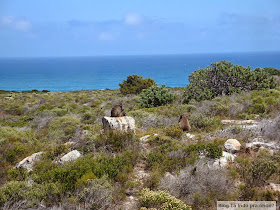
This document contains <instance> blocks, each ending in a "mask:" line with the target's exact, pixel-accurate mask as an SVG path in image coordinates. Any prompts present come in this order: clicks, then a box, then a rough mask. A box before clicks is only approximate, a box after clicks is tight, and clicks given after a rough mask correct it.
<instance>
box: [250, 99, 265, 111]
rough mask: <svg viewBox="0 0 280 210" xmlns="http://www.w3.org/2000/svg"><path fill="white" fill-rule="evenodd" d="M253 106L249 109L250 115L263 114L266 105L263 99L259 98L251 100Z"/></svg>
mask: <svg viewBox="0 0 280 210" xmlns="http://www.w3.org/2000/svg"><path fill="white" fill-rule="evenodd" d="M252 102H253V104H252V105H251V106H250V107H249V113H250V114H263V113H265V111H266V104H265V102H264V99H263V97H261V96H259V97H257V98H254V99H253V101H252Z"/></svg>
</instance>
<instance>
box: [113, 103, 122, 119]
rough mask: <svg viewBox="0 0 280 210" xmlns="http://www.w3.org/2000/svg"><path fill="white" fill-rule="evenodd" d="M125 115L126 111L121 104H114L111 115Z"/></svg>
mask: <svg viewBox="0 0 280 210" xmlns="http://www.w3.org/2000/svg"><path fill="white" fill-rule="evenodd" d="M123 116H126V113H125V112H124V110H123V108H122V104H121V103H120V104H117V105H115V106H114V107H113V108H112V110H111V117H123Z"/></svg>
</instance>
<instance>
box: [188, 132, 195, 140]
mask: <svg viewBox="0 0 280 210" xmlns="http://www.w3.org/2000/svg"><path fill="white" fill-rule="evenodd" d="M186 137H188V138H190V139H193V138H194V137H195V135H192V134H190V133H187V134H186Z"/></svg>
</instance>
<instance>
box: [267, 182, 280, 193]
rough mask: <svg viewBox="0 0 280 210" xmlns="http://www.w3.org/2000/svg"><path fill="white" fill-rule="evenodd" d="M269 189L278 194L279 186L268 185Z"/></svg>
mask: <svg viewBox="0 0 280 210" xmlns="http://www.w3.org/2000/svg"><path fill="white" fill-rule="evenodd" d="M269 187H270V188H271V190H272V191H274V192H280V184H274V183H269Z"/></svg>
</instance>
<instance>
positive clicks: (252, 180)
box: [0, 61, 280, 210]
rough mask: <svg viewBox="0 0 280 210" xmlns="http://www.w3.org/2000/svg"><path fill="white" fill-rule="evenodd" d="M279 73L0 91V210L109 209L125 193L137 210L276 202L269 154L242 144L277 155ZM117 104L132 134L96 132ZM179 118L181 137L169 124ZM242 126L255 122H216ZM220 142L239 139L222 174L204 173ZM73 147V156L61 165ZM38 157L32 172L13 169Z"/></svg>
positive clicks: (222, 71) (222, 72) (215, 73)
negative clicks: (183, 123)
mask: <svg viewBox="0 0 280 210" xmlns="http://www.w3.org/2000/svg"><path fill="white" fill-rule="evenodd" d="M279 75H280V74H279V70H277V69H274V68H264V69H255V70H253V71H252V70H250V68H249V67H246V68H245V67H242V66H238V65H235V66H234V65H232V64H231V63H229V62H226V61H221V62H218V63H214V64H212V66H211V67H207V68H205V69H200V70H198V71H196V72H193V73H192V74H191V75H190V84H189V85H188V87H187V89H186V90H185V89H184V88H183V87H181V88H179V87H177V88H167V87H165V86H156V84H155V82H154V81H153V80H152V79H143V78H142V77H140V76H137V75H132V76H128V78H127V80H126V81H124V82H123V83H121V84H120V87H121V88H120V89H116V90H96V91H73V92H64V93H62V92H61V93H60V92H54V93H51V92H48V91H36V90H33V91H25V92H10V91H0V94H1V97H0V168H1V170H0V208H1V209H39V208H42V206H45V207H46V208H50V209H113V208H115V207H116V206H117V207H118V206H119V205H120V204H124V203H126V202H127V200H126V199H127V198H128V197H129V196H131V191H130V190H131V189H133V190H134V191H133V190H132V192H134V194H133V196H134V197H137V198H138V200H139V203H138V204H139V208H141V209H142V210H144V209H215V203H216V201H217V200H277V199H279V192H277V191H275V190H273V189H272V188H271V185H270V184H271V183H275V184H280V179H279V169H280V164H279V162H280V155H279V151H277V149H274V150H273V151H271V149H270V148H269V147H268V148H265V147H263V148H262V147H261V148H258V149H256V148H254V149H252V150H246V149H245V144H246V143H249V142H251V141H264V142H268V143H271V145H273V146H275V148H279V138H278V137H279V133H280V127H279V125H280V117H279V112H280V89H279V86H277V84H276V83H275V81H274V80H275V79H276V78H277V77H279ZM253 81H254V82H253ZM184 98H185V100H184V102H186V103H187V104H186V103H185V104H184V103H182V102H183V99H184ZM120 102H122V105H123V108H124V111H125V112H126V113H127V116H130V117H133V118H134V119H135V122H136V132H135V133H124V132H118V131H109V132H104V131H103V129H102V117H103V116H110V113H111V108H112V107H113V106H114V105H115V104H118V103H120ZM181 114H185V115H186V116H187V118H188V121H189V124H190V126H191V130H190V131H189V132H188V133H187V132H183V131H182V130H181V129H180V128H179V126H178V120H179V116H180V115H181ZM243 119H246V120H247V119H252V120H255V121H256V122H258V123H259V124H258V125H257V126H255V125H254V124H252V125H241V124H240V125H239V124H236V125H225V123H224V122H223V121H222V120H243ZM146 135H149V136H148V137H147V138H146V139H145V140H143V139H142V140H140V138H141V137H143V136H146ZM260 137H261V139H259V138H260ZM229 138H236V139H238V140H239V141H240V143H241V150H240V152H239V153H237V154H236V158H235V160H234V161H231V162H228V165H227V166H226V167H224V168H220V167H214V165H213V164H211V163H213V162H214V161H219V160H222V159H221V158H222V156H223V155H224V154H225V152H223V145H224V142H225V141H226V140H227V139H229ZM73 150H77V151H79V152H80V154H81V157H79V158H78V159H76V160H73V161H69V162H66V163H62V162H61V159H62V157H63V156H64V155H66V154H67V153H68V152H71V151H73ZM257 150H258V151H257ZM40 151H42V152H43V153H42V155H41V157H40V159H39V160H37V161H36V162H34V164H33V170H31V171H28V170H26V169H25V168H16V167H15V166H16V165H17V163H19V162H20V161H21V160H23V159H24V158H26V157H28V156H30V155H32V154H33V153H37V152H40ZM139 177H143V180H142V178H141V179H140V178H139Z"/></svg>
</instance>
